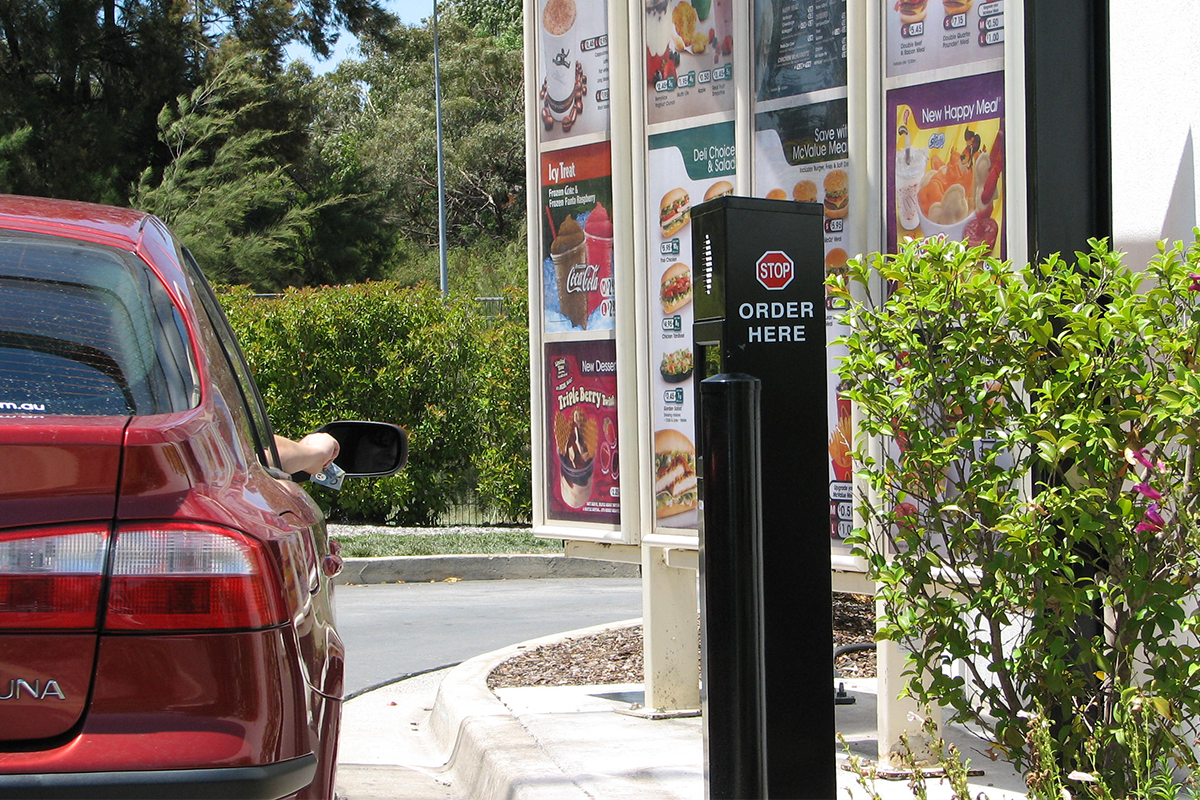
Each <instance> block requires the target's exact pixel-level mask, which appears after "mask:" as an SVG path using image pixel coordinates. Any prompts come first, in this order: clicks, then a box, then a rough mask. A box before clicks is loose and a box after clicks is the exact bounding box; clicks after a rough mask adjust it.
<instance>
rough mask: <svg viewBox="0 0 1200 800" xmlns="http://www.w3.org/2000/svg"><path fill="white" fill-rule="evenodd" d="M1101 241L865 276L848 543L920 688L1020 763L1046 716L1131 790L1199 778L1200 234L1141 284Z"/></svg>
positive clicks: (887, 260) (910, 255)
mask: <svg viewBox="0 0 1200 800" xmlns="http://www.w3.org/2000/svg"><path fill="white" fill-rule="evenodd" d="M1197 233H1198V237H1200V231H1198V232H1197ZM1090 246H1091V248H1092V249H1091V251H1090V252H1087V253H1078V254H1076V261H1075V262H1074V263H1068V262H1066V261H1064V260H1062V259H1060V258H1059V257H1057V256H1051V257H1050V258H1048V259H1047V260H1046V261H1044V262H1043V263H1040V264H1030V265H1027V266H1025V267H1023V268H1015V267H1014V266H1013V265H1012V264H1010V263H1003V262H1000V261H997V260H994V259H991V258H984V257H983V251H982V250H981V249H974V250H969V249H966V248H965V247H964V246H963V245H961V244H955V243H947V242H938V241H925V242H921V243H912V244H909V245H907V246H906V247H905V248H904V249H903V250H902V251H901V252H900V253H899V254H898V255H895V256H875V257H872V258H871V259H870V260H869V261H863V262H855V263H854V264H852V266H851V267H850V271H849V280H850V281H851V282H852V283H853V284H855V285H856V287H857V288H858V289H860V290H861V293H860V294H858V296H860V297H865V300H863V301H862V302H854V303H852V310H851V311H850V314H849V318H848V321H849V323H850V326H851V329H852V332H851V333H850V334H849V335H848V336H846V337H845V338H844V343H845V345H846V347H847V348H848V355H847V356H846V358H845V359H844V360H843V362H842V364H841V367H840V370H839V374H840V377H841V378H842V379H843V380H844V381H847V382H848V383H847V385H848V386H849V387H850V388H849V395H850V397H851V398H852V399H853V400H854V402H855V403H856V404H857V408H858V410H859V412H860V417H861V432H862V433H863V434H866V437H865V438H863V439H862V440H860V441H859V442H858V443H857V447H856V453H855V456H856V459H857V462H858V464H859V465H860V467H861V470H860V471H859V473H858V474H859V476H860V477H861V478H863V479H864V480H865V482H866V485H867V486H868V487H869V490H868V491H867V492H866V493H865V496H864V497H863V498H862V502H861V509H862V513H863V517H864V519H865V521H866V525H865V527H863V528H861V529H860V530H857V531H856V532H855V534H854V537H853V542H854V545H855V546H856V548H857V551H858V552H859V553H861V554H862V555H864V556H866V557H867V559H868V561H869V564H870V575H871V577H872V578H873V579H874V580H875V581H877V585H878V587H879V593H880V598H881V599H882V600H884V604H883V607H884V609H885V614H884V617H885V619H884V623H885V626H884V627H883V629H882V635H883V636H885V637H887V638H889V639H893V640H896V641H899V642H901V643H903V644H904V645H905V646H906V647H907V648H908V649H909V652H910V669H911V677H912V681H911V683H910V684H909V690H910V691H911V692H912V693H913V694H914V695H915V696H916V697H917V698H918V699H919V700H920V701H922V702H926V703H932V702H938V703H941V704H943V705H946V706H948V707H949V708H950V709H952V710H953V712H954V714H955V716H956V718H958V719H962V720H966V721H969V722H971V723H974V724H976V725H979V726H981V727H982V728H983V729H984V730H986V731H989V732H990V733H991V735H992V736H993V737H994V739H995V741H996V742H997V743H998V745H999V746H1000V748H1001V749H1003V750H1005V751H1006V752H1007V753H1008V754H1009V755H1010V756H1011V757H1012V758H1013V759H1014V760H1016V761H1017V763H1018V764H1024V765H1029V764H1030V757H1031V751H1030V747H1031V745H1030V742H1029V741H1027V738H1026V733H1027V729H1026V725H1025V719H1026V718H1029V717H1031V716H1036V715H1037V714H1038V709H1037V707H1036V703H1041V704H1044V705H1045V707H1046V708H1047V709H1048V712H1047V713H1048V715H1049V718H1050V719H1051V720H1052V724H1051V725H1050V726H1049V731H1050V733H1051V735H1052V738H1053V746H1054V749H1055V752H1056V754H1057V758H1058V761H1059V764H1060V766H1061V767H1062V768H1063V770H1064V771H1065V772H1072V771H1077V772H1080V773H1081V774H1082V773H1088V774H1095V775H1097V776H1100V777H1101V778H1102V779H1103V782H1104V783H1105V785H1107V786H1108V787H1110V788H1111V789H1112V790H1113V791H1115V792H1118V793H1120V792H1126V791H1129V790H1131V788H1132V786H1133V784H1134V783H1136V782H1137V780H1138V776H1137V775H1136V774H1135V773H1134V772H1133V771H1132V770H1133V769H1134V767H1133V766H1132V765H1135V764H1138V763H1141V764H1143V765H1144V764H1146V763H1150V764H1156V765H1159V766H1160V767H1163V765H1166V766H1165V767H1163V768H1169V767H1170V766H1171V765H1172V764H1176V763H1178V764H1194V758H1193V756H1192V753H1191V751H1190V749H1189V747H1188V744H1187V742H1186V741H1185V739H1190V738H1194V733H1195V723H1194V720H1196V719H1197V714H1200V688H1198V687H1200V681H1198V678H1200V647H1198V646H1197V639H1196V637H1195V634H1196V633H1197V631H1198V630H1200V618H1198V617H1197V616H1196V615H1195V614H1194V613H1192V612H1191V609H1195V607H1196V605H1195V603H1196V600H1197V595H1198V594H1200V591H1198V588H1197V587H1198V585H1200V584H1198V583H1197V581H1196V574H1197V571H1198V568H1200V529H1198V528H1197V525H1196V522H1197V520H1196V516H1197V506H1196V503H1197V475H1196V467H1195V463H1194V462H1195V453H1196V446H1197V444H1200V425H1198V423H1197V418H1198V417H1197V413H1198V412H1200V372H1197V365H1198V362H1197V358H1198V351H1197V344H1198V336H1200V274H1198V273H1200V239H1198V242H1197V244H1194V245H1192V246H1190V247H1188V248H1186V249H1185V248H1184V247H1183V245H1177V246H1176V247H1175V248H1173V249H1171V250H1169V251H1168V250H1166V249H1165V248H1164V249H1163V250H1162V252H1161V254H1160V256H1159V257H1157V258H1156V259H1155V260H1154V261H1153V262H1152V263H1151V264H1150V265H1149V267H1148V268H1147V269H1146V270H1145V271H1144V272H1140V271H1134V270H1131V269H1129V268H1128V267H1126V266H1125V265H1124V264H1122V263H1121V258H1120V256H1119V255H1118V254H1114V253H1112V252H1110V251H1109V249H1108V248H1107V246H1106V245H1105V243H1103V242H1099V241H1093V242H1091V243H1090ZM877 277H878V278H880V279H882V281H883V282H884V285H886V286H887V287H888V288H889V289H890V291H888V292H886V293H885V296H883V297H879V296H877V295H876V294H874V293H873V286H874V285H875V281H876V278H877ZM870 437H883V439H882V441H883V443H884V445H883V446H882V447H880V446H878V445H876V444H874V443H873V442H872V441H871V438H870ZM876 441H878V439H877V440H876ZM953 663H957V664H958V665H960V668H961V669H962V670H963V671H964V672H965V675H966V677H965V678H964V677H962V676H960V675H956V674H954V673H953V672H952V671H950V670H949V669H948V667H950V665H951V664H953ZM1135 691H1136V692H1137V693H1138V696H1139V697H1144V698H1145V700H1144V702H1142V704H1141V705H1140V706H1139V707H1140V708H1144V709H1146V710H1147V711H1146V713H1145V714H1144V716H1143V718H1142V722H1141V723H1140V724H1141V727H1142V729H1143V730H1145V731H1146V734H1145V736H1144V737H1142V740H1141V741H1140V743H1138V744H1137V747H1138V748H1140V750H1139V752H1134V743H1133V742H1131V741H1130V739H1129V737H1128V736H1126V735H1125V732H1124V730H1123V727H1122V726H1123V724H1125V723H1126V722H1127V721H1126V720H1125V719H1124V718H1123V716H1124V714H1125V709H1127V707H1128V698H1129V697H1130V693H1131V692H1135ZM1189 734H1190V735H1189ZM1157 768H1158V767H1156V769H1157Z"/></svg>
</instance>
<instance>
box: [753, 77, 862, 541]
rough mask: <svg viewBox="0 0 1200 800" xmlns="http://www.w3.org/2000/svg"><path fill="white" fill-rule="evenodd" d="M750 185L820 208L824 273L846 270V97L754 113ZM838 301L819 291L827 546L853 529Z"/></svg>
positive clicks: (850, 227)
mask: <svg viewBox="0 0 1200 800" xmlns="http://www.w3.org/2000/svg"><path fill="white" fill-rule="evenodd" d="M755 127H756V129H757V132H756V134H755V154H756V159H755V186H757V187H758V190H757V193H758V194H759V195H761V196H764V197H768V198H774V199H780V200H795V201H798V202H806V203H820V204H821V206H822V209H823V211H824V231H825V234H824V238H825V241H824V247H825V272H826V274H827V275H828V274H829V273H830V272H837V271H843V272H844V271H845V269H846V261H847V259H848V258H849V256H848V253H847V248H848V247H849V246H850V245H849V244H848V242H851V241H854V226H855V225H858V226H862V225H863V224H864V222H863V221H862V220H855V219H854V218H853V217H852V216H851V215H850V213H849V197H848V192H849V169H850V162H849V158H848V155H849V137H848V133H849V124H848V120H847V103H846V101H845V100H832V101H829V102H824V103H813V104H810V105H806V106H799V107H796V108H789V109H784V110H782V111H772V112H766V113H761V114H758V115H757V117H756V118H755ZM844 311H845V305H844V301H835V300H834V299H833V298H832V297H830V296H829V294H828V292H826V297H825V340H826V344H827V348H826V374H827V376H828V377H827V381H828V384H829V391H830V398H829V403H828V406H827V413H828V420H827V422H828V425H829V431H830V438H829V447H828V453H829V460H828V462H827V464H828V467H827V469H828V477H829V536H830V539H831V540H832V542H833V543H834V544H837V543H838V542H840V541H841V540H843V539H845V538H847V537H848V536H849V535H850V531H851V529H852V528H853V484H852V483H851V475H852V466H851V461H850V448H851V442H852V438H851V437H852V430H851V423H850V401H849V399H848V398H846V397H844V396H843V395H842V394H841V392H840V391H839V388H840V387H839V386H838V382H837V375H836V369H837V364H838V361H839V360H840V358H841V356H842V355H843V353H842V351H841V350H839V348H838V347H837V346H834V345H832V342H833V341H834V340H835V339H837V338H838V337H839V336H842V335H844V334H846V333H848V332H849V331H848V328H847V327H846V325H845V324H844V322H843V320H842V315H843V312H844Z"/></svg>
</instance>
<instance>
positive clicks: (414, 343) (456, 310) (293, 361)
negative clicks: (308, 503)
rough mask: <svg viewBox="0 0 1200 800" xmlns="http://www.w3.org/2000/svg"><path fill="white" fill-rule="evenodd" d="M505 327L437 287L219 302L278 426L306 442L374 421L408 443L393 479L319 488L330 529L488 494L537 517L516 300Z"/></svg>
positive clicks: (423, 512)
mask: <svg viewBox="0 0 1200 800" xmlns="http://www.w3.org/2000/svg"><path fill="white" fill-rule="evenodd" d="M509 300H510V302H509V303H507V304H506V307H508V308H511V309H512V313H513V316H512V317H509V316H508V315H507V314H506V313H501V314H500V315H499V316H491V317H488V316H485V315H484V314H483V313H482V312H481V310H480V307H479V304H478V303H476V301H475V300H473V299H472V298H469V297H464V296H456V295H452V296H450V297H448V298H446V299H443V298H442V297H441V296H440V295H439V293H438V292H437V290H436V289H434V288H433V287H431V286H430V285H428V284H421V285H417V286H413V287H403V286H400V285H399V284H396V283H390V282H377V283H362V284H355V285H352V286H342V287H322V288H319V289H302V290H289V291H287V292H286V293H284V294H282V295H278V296H273V297H266V298H264V297H256V296H254V295H253V294H252V293H251V292H250V291H249V290H247V289H245V288H240V287H239V288H231V289H228V290H226V291H224V292H223V293H222V302H223V304H224V306H225V309H226V312H227V313H228V314H229V318H230V321H231V323H232V324H233V326H234V329H235V330H236V331H237V333H238V336H239V338H240V339H241V342H242V346H243V348H244V349H245V351H246V357H247V359H248V360H249V362H250V365H251V367H252V368H253V370H254V373H255V377H256V379H257V381H258V384H259V387H260V389H261V390H262V393H263V398H264V401H265V402H266V405H267V409H268V411H269V412H270V414H271V417H272V421H273V423H274V425H275V427H276V430H278V431H279V432H280V433H281V434H283V435H285V436H290V437H297V436H302V435H303V434H305V433H307V432H309V431H311V430H313V429H314V428H317V427H319V426H320V425H321V424H323V423H325V422H329V421H332V420H336V419H373V420H379V421H382V422H393V423H396V424H399V425H401V426H403V427H404V428H405V429H406V430H407V431H408V434H409V438H410V450H409V463H408V466H407V467H406V468H405V469H404V470H403V471H402V472H400V473H398V474H397V475H394V476H392V477H389V478H382V479H374V480H355V481H347V482H346V484H345V486H344V487H343V489H342V491H341V492H339V493H333V492H329V491H327V490H324V489H320V488H317V487H313V491H314V495H315V496H316V497H317V499H318V501H319V502H320V503H321V505H322V506H323V507H324V508H325V509H326V510H327V513H328V514H329V515H330V517H331V518H334V519H339V518H340V519H351V520H365V521H374V522H389V523H396V524H418V525H421V524H430V523H432V522H434V521H435V520H436V519H437V518H438V516H439V515H441V514H444V513H445V512H446V510H447V509H448V508H450V507H451V506H453V505H455V504H457V503H460V502H462V501H464V500H465V499H468V498H470V497H472V495H473V493H474V492H475V489H476V483H477V482H479V480H480V479H482V484H481V487H480V488H481V494H482V497H484V498H485V500H486V502H487V503H489V504H490V505H492V506H493V507H499V508H502V510H503V513H504V515H505V516H506V517H507V518H508V519H510V520H516V519H521V518H522V515H524V516H527V515H528V511H529V507H530V480H531V478H530V467H529V414H528V401H529V370H528V363H529V362H528V331H527V329H526V323H525V319H526V316H527V313H526V310H525V302H524V299H523V298H522V297H521V296H520V293H519V292H514V293H513V294H512V296H511V297H510V298H509Z"/></svg>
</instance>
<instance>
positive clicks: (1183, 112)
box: [1110, 0, 1200, 265]
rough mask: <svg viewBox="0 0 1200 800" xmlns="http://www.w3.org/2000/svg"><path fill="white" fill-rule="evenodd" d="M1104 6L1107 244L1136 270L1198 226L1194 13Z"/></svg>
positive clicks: (1130, 2) (1119, 0)
mask: <svg viewBox="0 0 1200 800" xmlns="http://www.w3.org/2000/svg"><path fill="white" fill-rule="evenodd" d="M1110 5H1111V15H1110V25H1111V37H1112V47H1111V59H1112V61H1111V63H1112V68H1111V86H1112V105H1113V112H1112V116H1113V120H1112V129H1113V131H1112V132H1113V165H1112V180H1113V239H1114V243H1115V245H1116V248H1117V249H1118V250H1122V251H1124V252H1126V253H1128V254H1129V258H1130V260H1131V263H1133V264H1134V265H1141V264H1145V263H1146V262H1147V261H1148V260H1149V259H1150V258H1151V257H1152V256H1153V255H1154V254H1155V252H1156V250H1155V243H1156V242H1157V241H1158V240H1160V239H1169V240H1171V241H1175V240H1183V241H1185V242H1190V241H1191V240H1192V238H1193V237H1192V228H1194V227H1195V226H1196V225H1197V224H1200V221H1198V219H1197V208H1198V207H1200V203H1198V195H1197V183H1196V174H1197V160H1196V159H1197V154H1196V141H1195V139H1196V133H1197V130H1198V129H1200V49H1198V48H1197V46H1196V43H1197V42H1200V8H1195V7H1192V6H1191V5H1190V4H1184V5H1182V6H1180V5H1175V6H1161V7H1156V6H1153V5H1148V4H1146V3H1142V2H1135V1H1134V0H1110Z"/></svg>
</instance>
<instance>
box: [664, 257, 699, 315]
mask: <svg viewBox="0 0 1200 800" xmlns="http://www.w3.org/2000/svg"><path fill="white" fill-rule="evenodd" d="M658 299H659V300H660V301H662V309H663V313H664V314H674V313H675V312H676V311H678V310H679V309H681V308H683V307H684V306H686V305H687V304H688V303H690V302H692V271H691V270H690V269H689V268H688V265H687V264H684V263H683V262H679V263H678V264H672V265H671V266H669V267H667V270H666V272H664V273H663V276H662V283H661V285H660V286H659V289H658Z"/></svg>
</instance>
